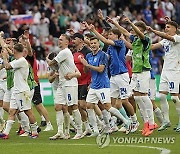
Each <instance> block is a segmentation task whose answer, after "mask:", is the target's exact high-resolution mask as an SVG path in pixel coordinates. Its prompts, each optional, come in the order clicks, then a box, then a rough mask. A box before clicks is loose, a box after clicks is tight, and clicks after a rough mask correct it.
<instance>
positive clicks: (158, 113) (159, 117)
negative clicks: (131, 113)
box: [154, 107, 163, 124]
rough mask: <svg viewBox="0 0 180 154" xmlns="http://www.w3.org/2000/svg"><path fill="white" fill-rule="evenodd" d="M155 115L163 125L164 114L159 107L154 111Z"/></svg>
mask: <svg viewBox="0 0 180 154" xmlns="http://www.w3.org/2000/svg"><path fill="white" fill-rule="evenodd" d="M154 113H155V115H156V118H157V120H158V121H159V123H160V124H162V123H163V115H162V112H161V110H160V108H159V107H157V108H156V109H155V110H154Z"/></svg>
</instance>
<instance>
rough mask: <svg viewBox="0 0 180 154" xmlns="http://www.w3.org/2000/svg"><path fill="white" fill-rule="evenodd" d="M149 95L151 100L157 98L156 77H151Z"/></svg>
mask: <svg viewBox="0 0 180 154" xmlns="http://www.w3.org/2000/svg"><path fill="white" fill-rule="evenodd" d="M148 96H149V98H150V100H155V99H156V79H150V80H149V92H148Z"/></svg>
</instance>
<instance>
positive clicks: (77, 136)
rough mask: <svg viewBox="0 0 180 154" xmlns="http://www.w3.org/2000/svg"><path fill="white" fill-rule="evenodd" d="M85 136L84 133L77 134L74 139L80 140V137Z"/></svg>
mask: <svg viewBox="0 0 180 154" xmlns="http://www.w3.org/2000/svg"><path fill="white" fill-rule="evenodd" d="M83 137H84V136H83V134H76V135H75V136H74V137H73V138H72V139H73V140H79V139H81V138H83Z"/></svg>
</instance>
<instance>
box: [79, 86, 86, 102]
mask: <svg viewBox="0 0 180 154" xmlns="http://www.w3.org/2000/svg"><path fill="white" fill-rule="evenodd" d="M87 89H88V85H78V100H86V97H87V94H88V90H87Z"/></svg>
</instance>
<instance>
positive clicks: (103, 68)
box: [79, 25, 131, 136]
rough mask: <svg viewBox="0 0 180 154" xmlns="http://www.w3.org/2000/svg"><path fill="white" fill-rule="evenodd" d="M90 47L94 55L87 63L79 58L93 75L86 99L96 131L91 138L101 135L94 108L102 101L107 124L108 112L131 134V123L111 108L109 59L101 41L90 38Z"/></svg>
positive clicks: (91, 26)
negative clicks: (101, 48) (108, 73)
mask: <svg viewBox="0 0 180 154" xmlns="http://www.w3.org/2000/svg"><path fill="white" fill-rule="evenodd" d="M88 29H89V30H92V29H94V26H93V25H90V26H88ZM90 47H91V49H92V53H89V54H87V56H86V60H87V61H86V60H85V59H84V58H83V57H79V58H80V60H81V62H82V63H83V65H84V66H85V70H86V71H88V69H90V71H91V75H92V77H91V78H92V79H91V84H90V89H89V91H88V95H87V98H86V102H87V108H88V109H87V112H88V117H89V121H90V123H91V124H92V127H93V131H94V132H93V134H92V135H91V136H97V135H99V130H98V127H97V124H96V118H95V113H94V107H95V104H97V103H98V101H100V102H101V103H102V104H103V106H104V108H105V109H104V110H103V111H102V113H103V112H104V113H103V114H105V115H106V116H103V118H104V121H105V124H108V123H109V121H108V120H109V119H108V113H107V111H109V112H110V113H111V114H113V115H115V116H117V117H118V118H119V119H121V120H122V121H123V122H124V123H125V124H126V128H127V133H129V132H130V131H131V122H130V121H129V120H127V119H125V118H124V117H123V116H122V114H121V113H120V112H119V111H118V110H117V109H116V108H114V107H112V106H111V99H110V81H109V78H108V75H107V64H108V57H107V55H106V53H105V52H103V51H102V50H100V44H99V40H98V39H97V38H96V37H92V38H90ZM106 130H109V129H108V128H107V129H105V131H106Z"/></svg>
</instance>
